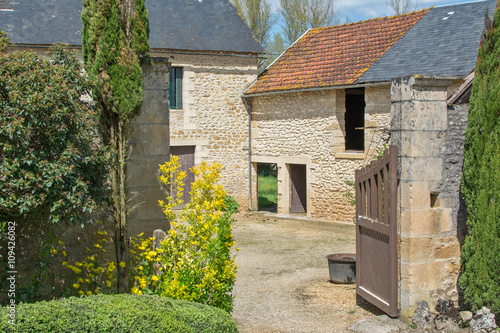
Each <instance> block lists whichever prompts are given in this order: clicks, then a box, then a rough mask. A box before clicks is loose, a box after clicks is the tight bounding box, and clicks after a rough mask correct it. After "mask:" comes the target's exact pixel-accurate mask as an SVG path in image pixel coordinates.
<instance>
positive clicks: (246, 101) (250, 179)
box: [241, 96, 253, 210]
mask: <svg viewBox="0 0 500 333" xmlns="http://www.w3.org/2000/svg"><path fill="white" fill-rule="evenodd" d="M241 99H242V100H243V104H244V105H245V108H246V109H247V111H248V209H249V210H252V207H253V202H252V102H250V100H248V99H247V98H246V97H245V96H241Z"/></svg>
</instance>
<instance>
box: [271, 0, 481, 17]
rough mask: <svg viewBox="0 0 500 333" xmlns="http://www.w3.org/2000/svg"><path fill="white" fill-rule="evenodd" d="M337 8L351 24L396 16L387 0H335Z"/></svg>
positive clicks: (445, 0) (448, 0)
mask: <svg viewBox="0 0 500 333" xmlns="http://www.w3.org/2000/svg"><path fill="white" fill-rule="evenodd" d="M419 2H420V5H419V7H418V9H424V8H430V7H432V6H443V5H451V4H457V3H464V2H475V0H420V1H419ZM272 3H273V5H274V8H275V9H276V8H277V6H278V3H279V0H272ZM335 6H336V8H337V10H338V12H339V18H340V19H341V20H342V21H343V19H345V18H346V17H349V19H350V20H351V22H358V21H363V20H368V19H371V18H375V17H384V16H392V15H394V11H393V10H392V9H391V8H390V7H389V6H387V5H386V0H335Z"/></svg>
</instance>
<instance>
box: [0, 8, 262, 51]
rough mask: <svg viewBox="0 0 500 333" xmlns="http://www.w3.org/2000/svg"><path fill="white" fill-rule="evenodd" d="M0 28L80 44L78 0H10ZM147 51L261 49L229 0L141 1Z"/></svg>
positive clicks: (22, 39)
mask: <svg viewBox="0 0 500 333" xmlns="http://www.w3.org/2000/svg"><path fill="white" fill-rule="evenodd" d="M12 7H13V11H0V28H1V29H3V30H4V31H5V32H6V33H7V36H8V37H9V38H10V40H11V42H12V43H17V44H30V45H50V44H52V43H55V42H64V43H68V44H70V45H75V46H80V45H81V29H82V22H81V19H80V13H81V9H82V7H83V5H82V0H36V1H12ZM146 7H147V8H148V10H149V22H150V44H151V48H152V49H167V50H186V51H215V52H217V51H220V52H237V53H263V51H264V50H263V49H262V46H261V45H260V44H259V43H258V42H257V40H256V39H255V37H254V36H253V34H252V32H251V31H250V29H249V28H248V26H247V25H246V24H245V22H244V21H243V20H242V19H241V17H240V16H239V15H238V13H237V11H236V9H235V8H234V6H233V5H232V4H231V3H230V2H229V0H147V1H146Z"/></svg>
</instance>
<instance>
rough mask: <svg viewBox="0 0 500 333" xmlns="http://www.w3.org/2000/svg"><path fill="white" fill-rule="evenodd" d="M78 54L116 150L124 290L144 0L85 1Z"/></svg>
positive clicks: (122, 287) (144, 46) (144, 41)
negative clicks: (96, 82) (95, 80)
mask: <svg viewBox="0 0 500 333" xmlns="http://www.w3.org/2000/svg"><path fill="white" fill-rule="evenodd" d="M83 5H84V7H83V11H82V21H83V31H82V44H83V59H84V63H85V68H86V70H87V71H88V72H90V73H92V74H95V75H97V76H98V77H99V78H100V82H101V83H100V86H99V88H98V89H96V90H95V91H94V99H95V100H96V102H97V103H99V104H100V106H101V108H102V110H103V111H102V114H101V119H100V120H101V133H102V136H103V139H104V142H105V143H106V144H108V145H110V146H111V147H112V149H113V151H114V154H115V161H114V164H113V166H112V171H111V183H112V198H113V208H114V221H115V246H116V261H117V267H118V292H120V293H123V292H127V291H128V267H127V266H126V265H123V263H128V257H129V254H128V253H129V251H128V244H127V239H128V234H127V213H128V208H127V186H126V177H127V159H128V144H127V137H128V128H129V122H130V120H131V119H132V118H133V117H134V116H135V115H137V114H138V113H139V112H140V110H141V107H142V85H143V81H142V69H141V65H140V62H141V59H143V58H145V56H146V53H147V52H148V51H149V41H148V38H149V19H148V13H147V10H146V8H145V6H144V0H84V1H83Z"/></svg>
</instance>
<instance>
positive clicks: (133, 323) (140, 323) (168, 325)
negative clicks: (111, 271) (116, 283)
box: [0, 294, 238, 333]
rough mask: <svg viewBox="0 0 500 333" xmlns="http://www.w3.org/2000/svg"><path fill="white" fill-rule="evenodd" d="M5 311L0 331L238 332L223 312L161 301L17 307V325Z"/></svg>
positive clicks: (131, 298)
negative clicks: (11, 322)
mask: <svg viewBox="0 0 500 333" xmlns="http://www.w3.org/2000/svg"><path fill="white" fill-rule="evenodd" d="M4 309H5V308H4ZM7 312H8V311H3V313H2V314H1V315H0V318H1V319H0V332H6V333H10V332H12V333H14V332H23V333H24V332H43V333H46V332H54V333H57V332H72V333H73V332H75V333H76V332H123V333H126V332H134V333H135V332H147V333H155V332H161V333H166V332H182V333H184V332H196V333H198V332H213V333H220V332H238V330H237V329H236V325H235V323H234V321H233V319H232V318H231V316H230V315H229V314H228V313H227V312H225V311H223V310H220V309H217V308H214V307H211V306H208V305H203V304H198V303H191V302H187V301H182V300H172V299H170V298H166V297H159V296H146V295H128V294H121V295H94V296H90V297H83V298H77V297H71V298H67V299H61V300H54V301H49V302H38V303H32V304H19V305H18V306H16V319H15V324H16V325H15V326H14V325H12V324H10V323H9V320H11V319H10V318H9V317H8V313H7Z"/></svg>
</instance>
